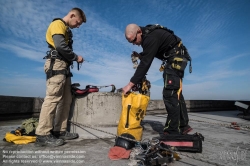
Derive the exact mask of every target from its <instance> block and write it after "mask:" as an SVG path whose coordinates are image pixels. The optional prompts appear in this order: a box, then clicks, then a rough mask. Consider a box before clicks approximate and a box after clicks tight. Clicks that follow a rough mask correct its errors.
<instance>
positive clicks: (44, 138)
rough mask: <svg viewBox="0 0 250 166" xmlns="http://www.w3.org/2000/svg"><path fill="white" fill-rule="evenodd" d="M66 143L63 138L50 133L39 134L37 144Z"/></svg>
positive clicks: (53, 144)
mask: <svg viewBox="0 0 250 166" xmlns="http://www.w3.org/2000/svg"><path fill="white" fill-rule="evenodd" d="M63 144H64V140H63V139H57V138H56V137H55V136H53V135H52V134H50V135H37V137H36V141H35V146H61V145H63Z"/></svg>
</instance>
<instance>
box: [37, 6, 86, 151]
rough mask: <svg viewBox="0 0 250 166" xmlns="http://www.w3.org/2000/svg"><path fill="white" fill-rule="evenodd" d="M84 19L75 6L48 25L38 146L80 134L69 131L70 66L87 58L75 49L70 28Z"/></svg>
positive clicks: (79, 24)
mask: <svg viewBox="0 0 250 166" xmlns="http://www.w3.org/2000/svg"><path fill="white" fill-rule="evenodd" d="M83 22H84V23H85V22H86V16H85V14H84V12H83V11H82V10H81V9H79V8H73V9H71V10H70V11H69V13H68V14H67V15H66V16H65V17H64V18H62V19H61V18H56V19H54V20H53V21H52V22H51V23H50V25H49V27H48V29H47V32H46V41H47V43H48V46H49V48H50V50H49V51H48V52H47V56H45V57H44V59H47V60H46V62H45V65H44V70H45V73H46V76H47V81H46V87H47V89H46V97H45V99H44V103H43V105H42V109H41V113H40V118H39V124H38V127H37V128H36V135H37V138H36V142H35V145H36V146H47V145H49V146H60V145H63V143H64V140H69V139H75V138H78V134H77V133H69V132H68V131H66V128H67V120H68V116H69V111H70V105H71V102H72V96H71V77H72V73H71V72H70V66H71V65H72V64H73V61H76V62H77V63H82V62H83V61H84V59H83V57H82V56H80V55H77V54H75V53H74V52H73V48H72V44H73V40H72V37H73V35H72V32H71V30H70V29H73V28H79V27H80V26H81V24H82V23H83Z"/></svg>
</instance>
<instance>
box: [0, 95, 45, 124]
mask: <svg viewBox="0 0 250 166" xmlns="http://www.w3.org/2000/svg"><path fill="white" fill-rule="evenodd" d="M41 106H42V100H41V98H34V97H17V96H0V120H8V119H18V118H29V117H32V116H33V117H38V116H39V113H40V110H41Z"/></svg>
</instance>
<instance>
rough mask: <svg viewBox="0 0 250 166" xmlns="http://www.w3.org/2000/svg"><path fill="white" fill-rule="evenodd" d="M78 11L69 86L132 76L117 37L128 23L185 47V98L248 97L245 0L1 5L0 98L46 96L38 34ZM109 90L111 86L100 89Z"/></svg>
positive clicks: (156, 91)
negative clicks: (157, 30)
mask: <svg viewBox="0 0 250 166" xmlns="http://www.w3.org/2000/svg"><path fill="white" fill-rule="evenodd" d="M73 7H79V8H82V9H83V10H84V12H85V14H86V16H87V23H86V24H83V25H82V26H81V27H80V28H79V29H74V30H73V34H74V38H73V39H74V51H75V52H76V53H77V54H79V55H82V56H83V57H84V58H85V59H86V60H87V61H89V62H84V63H83V64H82V67H81V69H80V71H77V67H76V66H77V65H76V63H75V67H74V69H73V70H72V72H73V74H74V77H73V78H72V82H79V83H80V84H81V88H85V86H86V85H88V84H90V85H98V86H102V85H110V84H114V85H116V87H117V88H121V87H123V86H125V85H126V84H127V83H128V82H129V80H130V78H131V76H132V75H133V74H134V69H133V68H132V66H133V65H132V63H131V59H130V55H131V52H132V51H137V52H140V51H142V48H141V47H138V46H133V45H132V44H130V43H128V42H127V40H126V39H125V37H124V30H125V27H126V25H127V24H129V23H136V24H138V25H140V26H144V25H147V24H156V23H158V24H161V25H163V26H166V27H168V28H169V29H172V30H173V31H174V32H175V34H176V35H178V36H179V37H180V38H181V39H182V41H183V43H184V45H186V47H187V48H188V50H189V53H190V55H191V57H192V59H193V61H192V66H193V73H192V74H190V73H189V72H188V68H187V70H186V73H185V77H184V85H183V94H184V97H185V99H186V100H197V99H200V100H204V99H209V100H210V99H214V100H217V99H220V100H250V86H249V85H250V65H249V64H250V21H249V16H250V1H249V0H137V1H133V0H53V1H49V0H36V1H33V0H0V11H1V14H0V35H1V38H0V56H1V60H0V73H1V75H0V95H8V96H29V97H44V96H45V88H46V87H45V81H46V80H45V74H44V71H43V65H44V60H43V57H44V56H45V52H46V51H47V50H48V49H47V45H46V42H45V33H46V30H47V27H48V25H49V24H50V22H51V21H52V19H53V18H58V17H61V18H62V17H64V16H65V15H66V14H67V12H68V11H69V10H70V9H71V8H73ZM160 64H161V61H160V60H158V59H155V60H154V61H153V64H152V66H151V68H150V70H149V72H148V75H147V78H148V79H149V80H150V81H151V84H152V88H151V99H162V87H163V79H162V73H161V72H159V70H158V69H159V67H160ZM101 90H102V91H109V90H110V89H108V88H106V89H101Z"/></svg>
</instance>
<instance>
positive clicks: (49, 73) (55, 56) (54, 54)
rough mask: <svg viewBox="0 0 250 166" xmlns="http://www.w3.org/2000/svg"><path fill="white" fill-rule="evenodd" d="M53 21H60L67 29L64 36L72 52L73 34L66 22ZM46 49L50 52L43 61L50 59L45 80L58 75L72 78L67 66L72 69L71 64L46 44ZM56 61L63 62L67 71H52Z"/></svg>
mask: <svg viewBox="0 0 250 166" xmlns="http://www.w3.org/2000/svg"><path fill="white" fill-rule="evenodd" d="M55 20H61V21H62V22H63V23H64V24H65V26H66V27H67V29H66V35H67V36H68V41H67V43H68V46H69V48H70V49H72V50H73V39H72V38H73V34H72V31H71V30H70V28H69V27H68V26H67V24H66V22H65V21H64V20H63V19H61V18H55V19H54V20H53V21H55ZM53 21H52V22H53ZM47 43H48V42H47ZM48 47H49V48H50V50H49V51H47V52H46V56H45V57H44V58H43V59H50V66H49V69H48V71H47V72H46V75H47V79H50V78H51V77H53V76H55V75H59V74H61V75H65V76H66V77H72V76H73V75H72V73H71V72H70V69H69V66H71V68H72V69H73V62H70V61H68V60H67V59H66V58H64V57H63V56H61V55H60V54H59V52H58V51H57V50H56V49H55V48H54V47H53V46H52V45H50V44H49V43H48ZM56 59H59V60H63V61H65V62H66V63H67V64H68V66H67V69H63V70H53V66H54V64H55V60H56ZM78 69H80V67H79V64H78Z"/></svg>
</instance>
